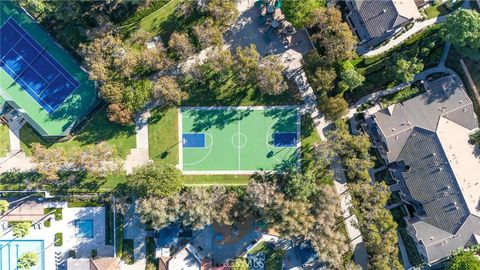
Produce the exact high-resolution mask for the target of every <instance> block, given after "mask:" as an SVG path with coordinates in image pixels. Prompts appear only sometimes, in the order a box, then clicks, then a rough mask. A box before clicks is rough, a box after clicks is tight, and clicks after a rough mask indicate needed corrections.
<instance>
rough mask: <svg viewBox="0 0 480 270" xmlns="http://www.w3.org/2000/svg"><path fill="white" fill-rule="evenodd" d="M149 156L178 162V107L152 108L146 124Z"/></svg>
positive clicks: (166, 161) (158, 159) (175, 163)
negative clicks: (167, 108) (166, 108)
mask: <svg viewBox="0 0 480 270" xmlns="http://www.w3.org/2000/svg"><path fill="white" fill-rule="evenodd" d="M148 141H149V154H150V158H151V159H153V160H155V161H160V160H161V161H163V162H165V163H168V164H172V165H177V164H178V142H179V140H178V109H177V108H174V109H169V110H166V111H165V110H159V109H157V110H154V111H152V117H151V118H150V122H149V125H148Z"/></svg>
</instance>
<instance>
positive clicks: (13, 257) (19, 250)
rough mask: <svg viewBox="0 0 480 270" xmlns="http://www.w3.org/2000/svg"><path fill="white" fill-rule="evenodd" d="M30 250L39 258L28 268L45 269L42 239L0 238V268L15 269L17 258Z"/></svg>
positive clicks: (5, 269) (34, 269)
mask: <svg viewBox="0 0 480 270" xmlns="http://www.w3.org/2000/svg"><path fill="white" fill-rule="evenodd" d="M32 251H33V252H36V253H37V254H38V259H39V260H38V264H37V265H36V266H34V267H32V268H30V270H45V262H44V245H43V240H0V270H12V269H17V261H18V258H20V256H22V254H23V253H25V252H32Z"/></svg>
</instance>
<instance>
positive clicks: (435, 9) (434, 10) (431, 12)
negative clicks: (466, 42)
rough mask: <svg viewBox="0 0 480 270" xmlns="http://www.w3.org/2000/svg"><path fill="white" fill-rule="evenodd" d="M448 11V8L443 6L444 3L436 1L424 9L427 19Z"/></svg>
mask: <svg viewBox="0 0 480 270" xmlns="http://www.w3.org/2000/svg"><path fill="white" fill-rule="evenodd" d="M448 13H449V10H448V9H447V8H446V7H445V3H442V2H440V3H438V4H436V5H432V6H430V7H428V8H426V9H425V14H427V18H428V19H432V18H436V17H438V16H441V15H446V14H448Z"/></svg>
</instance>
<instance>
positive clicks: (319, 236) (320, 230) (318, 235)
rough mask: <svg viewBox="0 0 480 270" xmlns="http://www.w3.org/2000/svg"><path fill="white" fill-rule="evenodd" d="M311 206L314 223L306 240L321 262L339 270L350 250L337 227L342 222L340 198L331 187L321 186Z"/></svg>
mask: <svg viewBox="0 0 480 270" xmlns="http://www.w3.org/2000/svg"><path fill="white" fill-rule="evenodd" d="M312 204H313V206H312V212H313V216H314V218H315V223H314V225H313V226H312V227H311V228H310V230H309V231H308V233H307V239H309V240H310V242H311V243H312V246H313V248H314V249H315V251H316V252H317V254H318V256H319V257H320V259H321V260H322V261H325V262H327V263H328V264H329V265H331V266H332V268H333V269H341V268H342V267H341V266H342V264H343V262H344V258H345V256H346V254H347V252H348V251H349V250H350V248H349V244H348V241H347V240H348V239H347V238H346V237H345V235H344V234H343V233H342V232H341V230H340V228H339V226H338V225H339V224H338V221H339V220H343V216H342V209H341V207H340V197H339V196H338V195H337V193H336V191H335V188H334V187H333V186H331V185H322V186H320V187H319V189H318V192H317V193H316V195H315V196H313V197H312Z"/></svg>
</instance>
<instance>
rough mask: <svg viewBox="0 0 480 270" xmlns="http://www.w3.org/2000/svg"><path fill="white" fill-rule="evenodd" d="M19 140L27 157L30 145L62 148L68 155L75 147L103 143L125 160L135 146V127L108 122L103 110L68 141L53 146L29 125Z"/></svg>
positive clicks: (23, 130) (29, 152)
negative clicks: (38, 144)
mask: <svg viewBox="0 0 480 270" xmlns="http://www.w3.org/2000/svg"><path fill="white" fill-rule="evenodd" d="M20 140H21V142H22V150H23V151H24V152H25V153H27V155H31V145H32V143H40V144H43V145H45V146H47V147H62V148H64V149H65V150H66V151H67V153H68V151H69V150H71V149H73V148H75V147H86V146H89V145H90V146H91V145H95V144H98V143H100V142H104V141H105V142H107V143H108V144H109V145H110V146H112V147H113V148H114V149H115V150H116V153H117V155H118V156H119V157H121V158H125V156H126V155H127V154H129V152H130V149H132V148H135V146H136V140H135V127H134V126H133V125H129V126H123V125H119V124H116V123H113V122H110V121H109V120H108V118H107V112H106V110H105V109H102V110H100V111H99V112H98V113H97V114H96V115H95V116H93V118H92V119H90V120H88V122H87V123H86V124H85V125H84V126H83V127H82V128H81V130H80V131H79V132H78V133H77V134H76V135H74V136H73V138H70V139H69V140H68V141H65V142H57V143H55V144H53V143H51V142H47V141H45V140H44V139H43V138H41V137H40V135H39V134H38V133H37V132H36V131H35V130H34V129H33V128H32V127H31V126H30V125H25V126H23V127H22V129H20Z"/></svg>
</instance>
